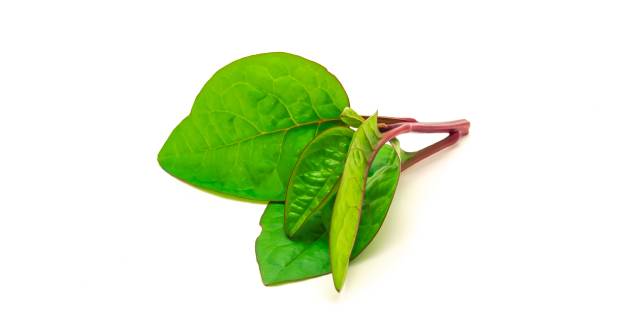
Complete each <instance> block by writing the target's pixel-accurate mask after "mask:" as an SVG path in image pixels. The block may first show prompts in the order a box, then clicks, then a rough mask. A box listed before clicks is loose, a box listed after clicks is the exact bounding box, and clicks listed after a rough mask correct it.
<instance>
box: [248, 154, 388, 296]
mask: <svg viewBox="0 0 640 319" xmlns="http://www.w3.org/2000/svg"><path fill="white" fill-rule="evenodd" d="M369 175H370V176H369V181H368V182H367V190H366V193H365V202H364V205H363V207H362V219H361V227H360V229H359V230H358V235H357V237H356V243H355V245H354V248H353V251H352V252H351V259H353V258H356V257H357V256H358V255H359V254H360V253H361V252H362V251H363V250H364V249H365V248H366V247H367V245H368V244H369V243H371V241H372V240H373V238H374V237H375V236H376V234H377V233H378V230H379V229H380V227H381V226H382V223H383V221H384V219H385V217H386V215H387V212H388V210H389V206H390V205H391V200H392V199H393V194H394V192H395V190H396V185H397V184H398V178H399V175H400V160H399V158H398V155H397V154H396V152H395V151H394V150H393V149H392V148H391V147H390V146H388V145H385V146H384V147H383V148H382V149H381V150H380V152H379V153H378V155H377V156H376V158H375V160H374V163H373V165H372V166H371V170H370V172H369ZM332 208H333V199H331V200H330V201H329V203H327V205H325V206H324V207H323V208H322V209H321V210H320V214H322V215H323V218H329V219H330V218H331V211H332ZM283 215H284V205H283V204H282V203H270V204H269V205H268V206H267V208H266V209H265V211H264V214H263V215H262V219H261V220H260V225H261V226H262V232H261V233H260V236H258V238H257V239H256V258H257V261H258V266H259V268H260V275H261V277H262V281H263V282H264V284H265V285H274V284H280V283H285V282H290V281H296V280H302V279H307V278H312V277H317V276H320V275H324V274H328V273H329V272H330V269H331V268H330V265H329V244H328V239H327V237H328V234H327V233H324V234H323V235H321V236H319V237H318V238H317V239H316V240H313V241H295V240H291V239H290V238H288V237H287V235H286V234H285V232H284V228H283Z"/></svg>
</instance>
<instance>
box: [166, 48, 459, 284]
mask: <svg viewBox="0 0 640 319" xmlns="http://www.w3.org/2000/svg"><path fill="white" fill-rule="evenodd" d="M348 105H349V101H348V98H347V94H346V92H345V91H344V89H343V88H342V85H341V84H340V82H338V80H337V79H336V78H335V77H334V76H333V75H332V74H331V73H329V72H328V71H327V70H326V69H325V68H324V67H322V66H320V65H319V64H317V63H315V62H312V61H309V60H306V59H304V58H302V57H299V56H296V55H292V54H289V53H264V54H258V55H253V56H249V57H245V58H242V59H240V60H237V61H235V62H232V63H231V64H229V65H227V66H225V67H223V68H222V69H220V70H219V71H218V72H216V73H215V74H214V75H213V77H212V78H211V79H210V80H209V81H208V82H207V83H206V84H205V86H204V87H203V88H202V91H200V93H199V94H198V96H197V97H196V100H195V102H194V104H193V108H192V109H191V113H190V114H189V115H188V116H187V117H186V118H185V119H184V120H182V122H180V124H179V125H178V126H177V127H176V128H175V129H174V130H173V132H172V133H171V135H170V136H169V139H168V140H167V141H166V142H165V144H164V146H163V147H162V149H161V150H160V153H159V154H158V162H159V163H160V165H161V166H162V168H163V169H164V170H166V171H167V172H168V173H170V174H171V175H173V176H175V177H177V178H179V179H181V180H183V181H185V182H187V183H190V184H192V185H194V186H196V187H199V188H201V189H204V190H207V191H210V192H213V193H217V194H221V195H226V196H230V197H234V198H238V199H245V200H250V201H256V200H257V201H269V202H270V203H269V204H268V206H267V208H266V210H265V212H264V214H263V216H262V219H261V220H260V225H261V226H262V232H261V233H260V235H259V236H258V238H257V239H256V247H255V253H256V257H257V260H258V265H259V268H260V274H261V276H262V281H263V282H264V283H265V284H266V285H272V284H278V283H284V282H289V281H295V280H300V279H305V278H311V277H315V276H319V275H323V274H326V273H329V272H333V279H334V285H335V287H336V289H337V290H338V291H339V290H340V289H341V288H342V286H343V285H344V280H345V277H346V274H347V268H348V265H349V261H350V260H351V259H353V258H355V257H356V256H358V255H359V254H360V253H361V252H362V251H363V250H364V249H365V248H366V246H367V245H368V244H369V243H370V242H371V241H372V240H373V238H374V237H375V235H376V234H377V232H378V230H379V229H380V227H381V225H382V222H383V221H384V219H385V217H386V215H387V211H388V209H389V207H390V205H391V201H392V199H393V195H394V193H395V190H396V186H397V184H398V179H399V176H400V171H402V170H405V169H406V168H408V167H410V166H412V165H414V164H415V163H417V162H419V161H420V160H422V159H424V158H426V157H428V156H430V155H432V154H435V153H436V152H438V151H440V150H442V149H444V148H446V147H449V146H451V145H453V144H455V143H456V142H457V141H458V140H459V139H460V138H461V137H462V136H464V135H466V134H468V131H469V122H468V121H466V120H458V121H452V122H441V123H422V122H418V121H417V120H415V119H413V118H408V117H378V116H377V114H376V115H373V116H370V117H367V118H366V120H365V119H364V118H363V117H362V116H360V115H359V114H358V113H356V112H355V111H354V110H352V109H351V108H349V107H348ZM350 127H352V128H356V129H357V130H356V131H355V132H354V131H353V129H352V128H350ZM409 132H418V133H448V134H449V136H448V137H446V138H445V139H443V140H441V141H439V142H437V143H435V144H433V145H430V146H428V147H425V148H424V149H422V150H420V151H417V152H405V151H403V150H401V149H400V147H399V143H398V141H397V140H396V139H395V137H396V136H398V135H400V134H404V133H409ZM390 144H391V145H390Z"/></svg>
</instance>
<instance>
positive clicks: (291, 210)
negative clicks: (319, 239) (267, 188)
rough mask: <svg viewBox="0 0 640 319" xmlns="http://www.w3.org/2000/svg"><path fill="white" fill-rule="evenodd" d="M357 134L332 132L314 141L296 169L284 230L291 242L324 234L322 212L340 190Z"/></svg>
mask: <svg viewBox="0 0 640 319" xmlns="http://www.w3.org/2000/svg"><path fill="white" fill-rule="evenodd" d="M352 137H353V131H352V130H351V129H348V128H345V127H334V128H330V129H328V130H326V131H324V132H322V133H321V134H319V135H318V136H316V138H315V139H314V140H313V141H311V143H309V145H307V147H306V148H305V149H304V151H303V152H302V154H301V155H300V158H299V159H298V162H297V164H296V166H295V168H294V169H293V173H292V174H291V179H290V180H289V186H288V187H287V196H286V201H285V208H284V226H285V231H286V233H287V235H288V236H289V237H291V238H301V237H307V238H310V237H309V236H311V238H313V234H314V233H318V232H317V231H316V230H318V229H321V230H324V226H323V225H322V220H321V218H320V217H321V216H320V214H318V212H319V210H320V208H322V207H323V206H325V204H326V203H327V202H328V201H329V199H330V198H331V197H332V196H333V194H335V192H336V190H337V185H338V180H339V179H340V176H341V175H342V170H343V169H344V162H345V160H346V158H347V151H348V150H349V144H351V138H352Z"/></svg>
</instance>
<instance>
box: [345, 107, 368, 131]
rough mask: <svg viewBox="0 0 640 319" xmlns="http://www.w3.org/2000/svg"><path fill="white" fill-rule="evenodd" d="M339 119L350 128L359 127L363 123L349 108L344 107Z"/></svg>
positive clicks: (362, 119)
mask: <svg viewBox="0 0 640 319" xmlns="http://www.w3.org/2000/svg"><path fill="white" fill-rule="evenodd" d="M340 119H341V120H342V122H344V123H345V124H347V125H349V126H351V127H360V124H362V122H364V118H363V117H362V116H360V114H358V113H356V111H354V110H353V109H352V108H350V107H345V108H344V110H342V113H341V114H340Z"/></svg>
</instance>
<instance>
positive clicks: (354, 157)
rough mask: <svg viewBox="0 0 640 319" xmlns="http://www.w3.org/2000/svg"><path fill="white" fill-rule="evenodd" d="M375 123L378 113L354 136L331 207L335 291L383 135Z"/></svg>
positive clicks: (341, 280)
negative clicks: (334, 200) (369, 173)
mask: <svg viewBox="0 0 640 319" xmlns="http://www.w3.org/2000/svg"><path fill="white" fill-rule="evenodd" d="M377 125H378V122H377V114H374V115H373V116H371V117H369V118H368V119H367V120H366V121H364V122H363V123H362V125H361V126H360V127H359V128H358V130H357V131H356V132H355V134H354V135H353V139H352V141H351V145H350V146H349V153H348V155H347V160H346V163H345V168H344V172H343V174H342V178H341V179H340V184H339V186H338V192H337V195H336V202H335V205H334V206H333V215H332V216H331V227H330V232H329V254H330V257H331V272H332V273H333V283H334V286H335V288H336V290H338V291H340V289H342V286H343V285H344V280H345V278H346V275H347V268H348V267H349V257H350V256H351V251H352V249H353V246H354V243H355V239H356V235H357V233H358V225H359V224H360V214H361V212H362V203H363V199H364V191H365V186H366V181H367V173H368V170H369V167H370V165H371V162H372V160H373V157H374V156H375V155H376V154H375V153H376V152H377V149H376V147H377V144H378V143H379V142H380V140H381V138H382V134H380V131H378V127H377Z"/></svg>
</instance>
